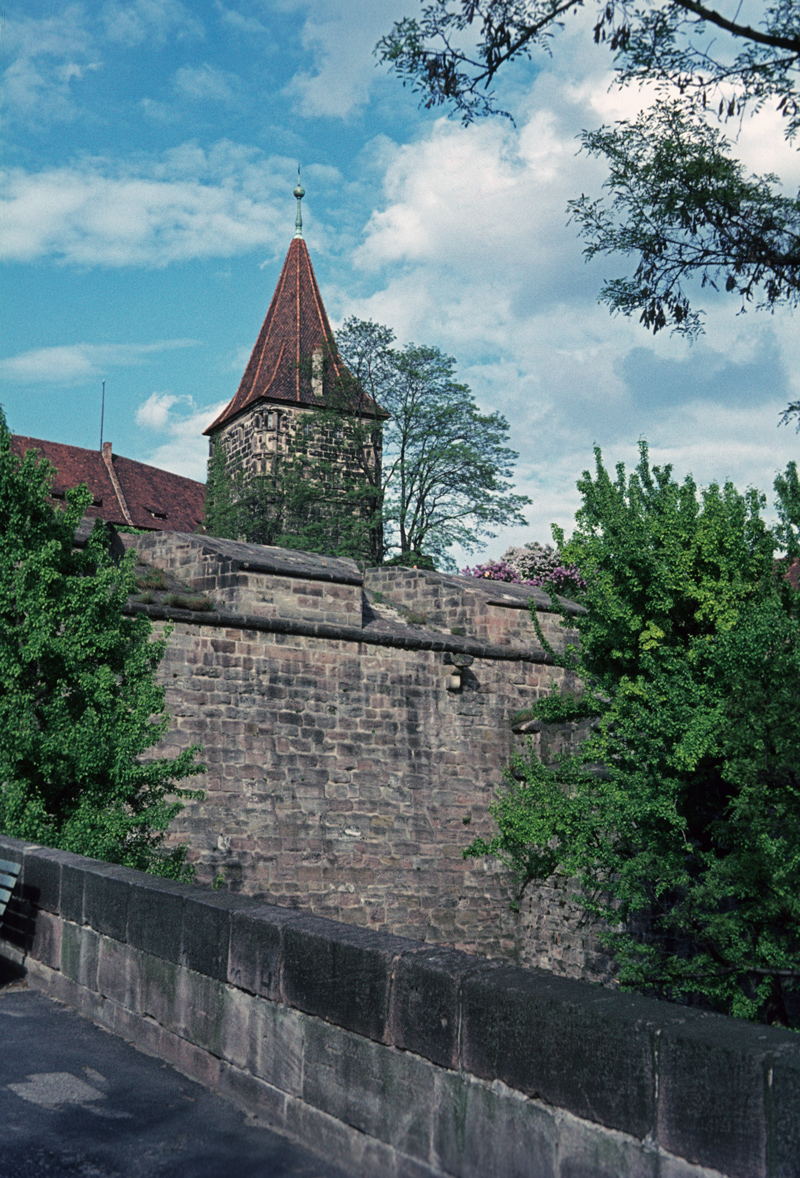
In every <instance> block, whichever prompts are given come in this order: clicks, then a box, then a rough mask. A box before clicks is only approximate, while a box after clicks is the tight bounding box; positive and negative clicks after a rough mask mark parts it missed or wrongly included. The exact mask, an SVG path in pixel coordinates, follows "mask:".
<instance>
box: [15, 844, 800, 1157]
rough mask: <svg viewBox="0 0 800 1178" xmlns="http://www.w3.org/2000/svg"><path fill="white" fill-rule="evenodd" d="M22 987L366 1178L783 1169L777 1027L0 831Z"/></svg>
mask: <svg viewBox="0 0 800 1178" xmlns="http://www.w3.org/2000/svg"><path fill="white" fill-rule="evenodd" d="M0 856H2V857H3V858H10V859H14V860H15V861H16V862H19V863H21V864H22V870H21V873H20V878H19V881H18V884H17V887H16V889H15V894H14V896H12V901H11V903H10V904H9V907H8V909H7V911H6V916H5V919H3V920H0V957H2V958H3V959H4V960H5V961H6V962H11V963H14V964H16V966H17V968H18V969H19V970H20V972H24V973H25V976H26V977H27V981H28V984H29V985H31V986H34V987H36V988H39V989H41V990H43V991H44V992H45V993H47V994H49V995H50V996H52V997H54V998H57V999H59V1000H60V1001H62V1002H66V1003H68V1004H69V1005H71V1006H73V1007H75V1008H76V1009H77V1010H79V1011H81V1012H82V1013H83V1014H85V1015H87V1016H88V1017H90V1018H92V1019H93V1020H94V1021H95V1022H97V1023H99V1024H100V1025H101V1026H104V1027H106V1028H108V1030H110V1031H112V1032H114V1033H116V1034H119V1035H121V1036H123V1037H124V1038H126V1039H128V1040H129V1041H130V1042H132V1043H134V1044H136V1045H137V1046H138V1047H140V1048H141V1049H143V1050H145V1051H148V1052H150V1053H151V1054H154V1055H156V1056H158V1057H159V1058H161V1059H163V1060H165V1061H167V1062H168V1063H170V1064H172V1065H173V1066H175V1067H177V1068H178V1069H179V1070H181V1071H182V1072H184V1073H185V1074H187V1075H189V1076H192V1077H194V1078H195V1079H197V1080H199V1081H200V1082H202V1083H203V1084H205V1085H207V1086H208V1087H210V1088H212V1089H214V1090H216V1091H217V1092H219V1093H221V1094H222V1095H224V1096H226V1097H228V1098H229V1099H231V1100H233V1101H235V1102H236V1103H237V1104H239V1105H240V1106H241V1107H244V1108H246V1109H247V1110H248V1111H249V1112H250V1113H251V1114H253V1115H255V1116H257V1117H259V1118H260V1119H262V1120H263V1121H265V1122H266V1123H267V1124H270V1125H272V1126H275V1127H278V1128H280V1129H282V1130H284V1131H286V1132H289V1133H291V1134H293V1135H296V1136H297V1137H299V1138H302V1139H303V1140H304V1141H305V1142H306V1143H313V1144H314V1147H315V1148H316V1149H318V1150H319V1151H320V1152H321V1153H322V1154H324V1156H326V1157H328V1158H331V1159H332V1160H334V1161H340V1162H343V1163H345V1164H346V1165H348V1167H350V1168H352V1170H353V1172H354V1173H359V1174H363V1175H365V1178H366V1176H368V1178H372V1176H373V1175H375V1174H385V1175H387V1176H388V1178H440V1176H441V1178H444V1176H452V1178H486V1176H487V1175H491V1174H498V1175H499V1174H502V1175H504V1178H720V1176H727V1178H797V1176H798V1175H800V1046H798V1039H797V1036H796V1035H795V1034H793V1033H792V1032H790V1031H783V1030H778V1029H776V1028H772V1027H760V1026H755V1025H753V1024H749V1023H744V1022H739V1021H737V1020H734V1019H728V1018H725V1017H723V1016H720V1015H714V1014H709V1013H705V1012H701V1011H696V1010H687V1009H685V1008H682V1007H678V1006H673V1005H670V1004H669V1003H663V1002H656V1001H654V1000H650V999H646V998H639V997H635V996H633V995H627V994H619V993H616V992H614V991H611V990H608V989H605V988H603V987H599V986H590V985H588V984H587V983H585V982H576V981H570V980H568V979H564V978H556V977H553V976H552V974H549V973H545V972H544V971H542V970H534V969H523V968H519V967H517V966H510V965H503V964H501V963H499V962H492V961H487V960H486V959H484V958H481V957H474V956H470V955H468V954H466V953H460V952H457V951H455V950H451V949H443V948H440V947H433V946H430V945H426V944H424V943H422V942H419V941H413V940H410V939H404V938H401V937H396V936H392V935H390V934H388V933H380V932H373V931H371V930H368V929H363V928H356V927H354V926H353V925H346V924H340V923H335V922H332V921H328V920H325V919H322V918H320V917H316V916H309V915H306V914H303V913H299V912H293V911H290V910H287V909H286V908H281V907H274V906H268V905H264V904H262V903H260V902H259V901H258V900H254V899H251V898H249V897H246V896H242V895H232V894H230V893H228V892H223V891H213V890H210V889H206V888H202V887H198V886H187V885H180V884H176V883H172V882H170V881H167V880H162V879H157V878H155V877H153V876H148V875H144V874H142V873H140V872H136V871H131V870H128V869H126V868H122V867H113V866H110V865H108V864H103V863H98V862H96V861H94V860H91V859H84V858H81V857H80V856H77V855H72V854H69V853H68V852H64V851H54V850H48V849H45V848H43V847H37V846H35V845H31V844H25V843H23V842H22V841H20V840H16V839H10V838H7V837H0Z"/></svg>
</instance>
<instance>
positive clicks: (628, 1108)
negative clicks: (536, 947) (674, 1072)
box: [461, 963, 658, 1138]
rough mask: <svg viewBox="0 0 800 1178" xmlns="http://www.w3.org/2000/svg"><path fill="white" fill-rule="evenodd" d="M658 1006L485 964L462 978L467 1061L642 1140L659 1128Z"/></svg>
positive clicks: (477, 1071) (477, 1070)
mask: <svg viewBox="0 0 800 1178" xmlns="http://www.w3.org/2000/svg"><path fill="white" fill-rule="evenodd" d="M657 1010H658V1005H657V1004H656V1003H654V1002H652V1001H648V1000H647V999H642V998H636V997H633V996H631V995H627V994H618V993H614V992H609V991H607V990H601V989H600V988H599V987H593V986H590V985H587V984H585V983H583V982H573V981H568V980H566V979H563V978H554V977H553V976H552V975H551V974H547V973H545V972H544V971H542V970H532V969H519V968H516V967H514V966H499V965H495V964H492V963H487V964H486V965H485V966H483V967H482V968H481V969H476V970H475V971H474V972H473V973H471V974H468V975H467V977H465V978H464V981H463V986H462V1022H461V1028H462V1029H461V1037H462V1039H461V1042H462V1046H461V1052H462V1054H461V1064H462V1067H463V1068H465V1069H466V1070H467V1071H470V1072H472V1073H473V1075H475V1076H479V1077H482V1078H484V1079H487V1080H494V1079H498V1080H502V1081H503V1082H504V1083H505V1084H508V1085H509V1087H511V1088H516V1089H517V1090H519V1091H520V1092H524V1093H527V1094H528V1095H529V1096H537V1097H540V1098H541V1099H543V1100H545V1101H546V1102H547V1103H548V1104H553V1105H556V1106H558V1107H559V1108H563V1109H565V1110H567V1111H568V1112H571V1113H573V1114H574V1115H575V1116H579V1117H585V1118H586V1119H587V1120H589V1121H594V1122H597V1123H599V1124H601V1125H607V1126H609V1127H611V1128H615V1129H620V1130H621V1131H623V1132H626V1133H630V1134H632V1135H633V1136H634V1137H640V1138H643V1137H645V1136H646V1135H647V1134H648V1133H651V1132H653V1131H654V1129H655V1066H654V1049H653V1043H652V1036H651V1023H652V1021H654V1019H655V1016H656V1012H657Z"/></svg>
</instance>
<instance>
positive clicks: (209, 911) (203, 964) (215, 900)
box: [181, 887, 253, 982]
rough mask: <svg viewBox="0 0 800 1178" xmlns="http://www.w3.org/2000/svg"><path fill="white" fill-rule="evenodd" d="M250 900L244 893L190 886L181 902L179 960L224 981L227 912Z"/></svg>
mask: <svg viewBox="0 0 800 1178" xmlns="http://www.w3.org/2000/svg"><path fill="white" fill-rule="evenodd" d="M252 904H253V901H252V900H248V898H247V897H245V896H236V895H232V894H231V893H230V892H226V891H222V890H220V891H212V890H209V889H208V888H200V887H197V888H194V889H193V890H192V891H191V892H190V894H189V895H187V896H186V898H185V900H184V904H183V940H182V948H181V964H182V965H184V966H186V968H187V969H193V970H195V971H196V972H197V973H202V974H207V975H208V976H209V977H211V978H216V979H217V981H220V982H227V980H228V951H229V948H230V940H231V916H232V914H233V913H234V912H236V911H240V910H241V909H247V908H248V907H250V906H251V905H252Z"/></svg>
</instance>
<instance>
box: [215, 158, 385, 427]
mask: <svg viewBox="0 0 800 1178" xmlns="http://www.w3.org/2000/svg"><path fill="white" fill-rule="evenodd" d="M298 194H299V195H298ZM302 195H303V189H302V188H301V187H300V183H299V180H298V187H297V188H296V189H295V196H297V208H298V211H297V229H296V233H295V236H294V238H293V239H292V243H291V245H290V246H289V252H288V253H287V255H286V261H285V262H284V263H283V269H282V270H281V275H280V278H279V279H278V285H277V286H276V288H275V293H274V295H273V296H272V302H271V303H270V305H269V310H268V311H267V317H266V319H265V320H264V323H263V324H262V327H261V331H260V332H259V335H258V339H257V340H256V346H255V347H254V348H253V351H252V354H251V356H250V360H249V362H248V364H247V368H246V369H245V372H244V376H243V377H242V379H241V382H240V384H239V388H238V390H237V392H236V396H235V397H234V398H233V400H232V401H231V402H230V404H228V405H227V406H226V408H225V409H223V411H222V413H220V415H219V417H218V418H217V419H216V421H213V422H212V423H211V425H210V426H209V427H208V429H206V430H204V433H206V434H213V433H216V431H217V430H218V429H219V428H220V426H223V425H225V424H226V423H227V422H229V421H231V420H232V419H233V418H235V417H238V416H239V414H240V413H242V412H243V411H244V410H245V409H249V408H250V407H251V406H252V405H254V404H255V403H256V402H257V401H274V402H278V403H279V404H285V405H303V404H305V405H324V404H325V402H326V400H327V397H326V394H329V393H330V390H331V388H332V387H333V384H334V382H335V381H336V380H337V379H339V378H341V377H343V376H346V369H345V368H344V365H343V364H342V361H341V360H340V359H339V355H338V353H337V351H336V345H335V342H334V337H333V332H332V330H331V325H330V323H329V322H328V316H327V314H326V312H325V306H324V304H323V302H322V295H321V294H320V292H319V287H318V286H317V279H316V277H315V275H314V267H313V266H312V265H311V258H310V257H309V253H308V248H307V246H306V243H305V241H304V240H303V236H302V225H303V223H302V219H301V216H300V199H301V197H302ZM320 348H321V349H322V351H323V354H324V357H325V360H326V363H325V366H324V369H325V371H324V378H323V389H322V398H320V397H319V395H318V393H319V389H318V388H317V390H315V391H316V392H317V395H316V396H315V395H314V391H312V380H311V360H312V357H313V356H314V353H315V352H318V350H319V349H320ZM306 370H307V371H306ZM365 400H366V404H364V405H363V407H362V408H361V410H360V411H361V412H362V413H363V412H366V413H370V414H372V413H374V414H375V415H376V416H380V417H383V416H386V415H385V413H384V411H383V410H382V409H380V408H379V407H378V406H377V405H375V404H374V402H372V401H371V400H369V398H366V399H365Z"/></svg>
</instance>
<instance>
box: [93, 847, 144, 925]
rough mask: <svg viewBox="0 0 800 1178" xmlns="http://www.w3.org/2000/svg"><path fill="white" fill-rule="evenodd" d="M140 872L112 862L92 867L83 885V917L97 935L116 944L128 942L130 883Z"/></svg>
mask: <svg viewBox="0 0 800 1178" xmlns="http://www.w3.org/2000/svg"><path fill="white" fill-rule="evenodd" d="M139 874H140V873H139V872H133V871H131V869H130V868H128V867H120V866H119V865H116V864H111V863H98V864H97V865H96V866H95V865H94V864H93V865H92V867H91V869H87V871H86V873H85V877H84V884H83V918H84V920H85V921H86V923H87V924H90V925H91V926H92V928H93V929H95V930H96V931H97V932H98V933H103V934H104V935H105V936H107V937H113V938H114V940H115V941H127V939H128V903H129V900H130V894H131V883H133V882H135V881H136V878H137V876H138V875H139Z"/></svg>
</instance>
